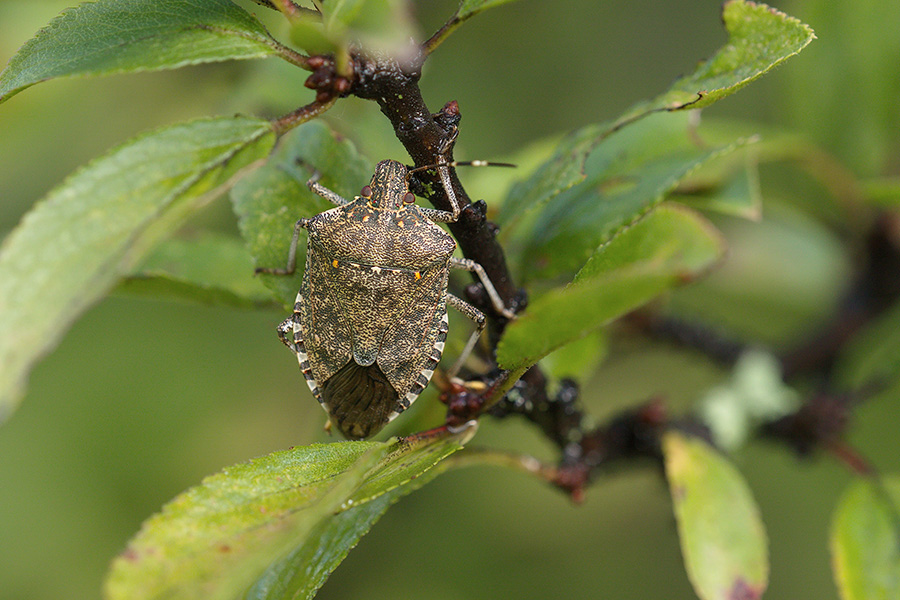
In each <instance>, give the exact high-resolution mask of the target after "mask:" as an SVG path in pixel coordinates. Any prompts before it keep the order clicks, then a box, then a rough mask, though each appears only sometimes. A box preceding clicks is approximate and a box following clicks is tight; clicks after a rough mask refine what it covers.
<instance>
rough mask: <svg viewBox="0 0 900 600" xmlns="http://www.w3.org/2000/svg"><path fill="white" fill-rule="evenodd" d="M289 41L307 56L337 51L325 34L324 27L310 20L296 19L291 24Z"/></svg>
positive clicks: (333, 43) (335, 45)
mask: <svg viewBox="0 0 900 600" xmlns="http://www.w3.org/2000/svg"><path fill="white" fill-rule="evenodd" d="M291 41H292V42H294V43H295V44H297V46H299V47H300V48H303V50H305V51H306V52H307V53H308V54H310V55H313V54H328V53H331V52H334V51H335V50H336V49H337V44H335V42H334V41H333V40H331V39H329V37H328V35H327V34H326V32H325V26H324V25H323V24H322V23H321V22H318V21H313V20H312V19H298V20H296V21H295V22H293V23H291Z"/></svg>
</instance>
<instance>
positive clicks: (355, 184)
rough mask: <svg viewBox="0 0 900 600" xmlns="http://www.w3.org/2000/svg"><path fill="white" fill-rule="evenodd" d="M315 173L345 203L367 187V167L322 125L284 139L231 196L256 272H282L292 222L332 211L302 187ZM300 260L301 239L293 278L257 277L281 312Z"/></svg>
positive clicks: (290, 300)
mask: <svg viewBox="0 0 900 600" xmlns="http://www.w3.org/2000/svg"><path fill="white" fill-rule="evenodd" d="M314 171H318V172H319V173H320V174H321V178H320V179H319V183H321V184H322V185H324V186H325V187H327V188H328V189H330V190H332V191H334V192H336V193H338V194H340V195H341V196H343V197H344V198H347V199H350V198H353V197H354V196H356V195H358V194H359V190H361V189H362V187H363V186H364V185H365V184H367V183H368V182H369V180H370V179H371V173H372V167H371V166H369V165H368V164H367V163H366V161H365V160H363V158H361V157H360V156H359V155H358V154H357V152H356V149H355V148H354V147H353V145H352V144H351V143H350V142H349V141H347V140H346V139H342V138H338V137H337V136H336V135H335V134H334V133H333V132H332V131H331V130H330V129H328V126H327V125H325V124H324V123H322V122H321V121H311V122H309V123H304V124H303V125H301V126H299V127H297V128H296V129H295V130H293V131H291V132H290V133H288V134H287V135H285V136H284V137H283V138H282V139H281V141H280V143H279V145H278V149H277V150H276V151H275V152H274V153H273V154H272V156H271V157H270V158H269V160H268V161H267V162H266V164H265V165H263V166H262V167H260V168H259V169H257V170H256V171H255V172H253V173H251V174H250V175H249V176H248V177H245V178H244V179H243V180H241V181H240V182H238V183H237V184H236V185H235V186H234V188H233V189H232V190H231V202H232V206H233V207H234V211H235V213H236V214H237V215H238V218H239V225H240V229H241V235H242V236H243V237H244V240H245V241H246V242H247V246H248V248H249V250H250V254H251V255H252V256H253V257H254V259H255V261H256V266H257V267H267V268H272V267H277V268H281V267H284V266H285V264H286V263H287V256H288V251H289V249H290V245H291V236H292V235H293V232H294V224H295V223H296V222H297V220H298V219H300V218H301V217H312V216H313V215H316V214H318V213H320V212H322V211H323V210H327V209H329V208H334V205H332V204H331V203H329V202H328V201H327V200H325V199H324V198H321V197H319V196H317V195H316V194H313V193H312V192H311V191H310V190H309V188H308V187H307V186H306V182H307V180H308V179H309V178H310V177H311V176H312V174H313V172H314ZM305 256H306V242H305V237H304V236H301V238H300V241H299V243H298V245H297V272H296V273H294V275H293V276H291V277H287V276H280V275H270V274H260V275H259V276H258V277H259V279H260V281H262V282H263V284H264V285H265V286H266V287H268V288H269V289H271V290H272V291H273V292H275V296H276V298H278V299H279V300H280V301H281V302H283V303H284V305H285V306H286V307H291V306H293V305H294V297H295V296H296V295H297V290H299V289H300V280H301V276H302V274H303V267H304V264H305V258H304V257H305Z"/></svg>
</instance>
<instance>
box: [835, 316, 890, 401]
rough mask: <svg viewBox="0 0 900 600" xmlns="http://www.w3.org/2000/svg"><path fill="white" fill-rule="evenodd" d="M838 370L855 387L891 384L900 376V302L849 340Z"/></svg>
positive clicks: (847, 382)
mask: <svg viewBox="0 0 900 600" xmlns="http://www.w3.org/2000/svg"><path fill="white" fill-rule="evenodd" d="M837 372H838V374H839V377H840V379H841V380H842V381H844V382H845V383H846V384H847V385H848V386H849V387H851V388H853V389H860V388H862V387H864V386H866V385H867V384H869V385H878V386H888V385H890V384H893V383H896V382H897V380H898V378H900V303H896V304H894V306H892V307H890V308H889V309H888V310H885V311H884V312H882V313H881V314H880V315H879V316H878V317H877V318H875V319H874V320H872V321H870V322H869V323H868V324H866V326H865V327H864V328H863V330H862V331H860V332H859V333H857V334H856V336H855V337H854V338H853V339H852V340H851V341H850V343H849V344H847V345H846V346H845V348H844V351H843V354H842V355H841V357H840V359H839V362H838V365H837Z"/></svg>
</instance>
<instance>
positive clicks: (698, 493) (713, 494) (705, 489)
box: [663, 432, 769, 600]
mask: <svg viewBox="0 0 900 600" xmlns="http://www.w3.org/2000/svg"><path fill="white" fill-rule="evenodd" d="M663 454H664V455H665V462H666V476H667V478H668V480H669V489H670V490H671V493H672V501H673V503H674V506H675V520H676V521H677V523H678V536H679V538H680V540H681V553H682V555H683V557H684V564H685V568H686V569H687V573H688V577H689V578H690V580H691V584H693V586H694V591H695V592H696V593H697V595H698V596H699V597H700V598H701V600H734V599H735V598H741V599H744V600H752V599H758V598H761V597H762V594H763V592H764V591H765V589H766V586H767V585H768V578H769V562H768V557H767V550H766V532H765V528H764V527H763V524H762V520H761V519H760V517H759V509H758V508H757V507H756V503H755V502H754V501H753V496H752V495H751V493H750V489H749V488H748V487H747V484H746V482H745V481H744V479H743V477H741V475H740V473H738V471H737V470H736V469H735V468H734V467H733V466H732V465H731V464H730V463H729V462H728V461H727V460H725V458H724V457H723V456H722V455H720V454H719V453H718V452H716V451H715V450H714V449H713V448H711V447H710V446H709V445H707V444H706V442H704V441H702V440H699V439H696V438H686V437H684V436H683V435H681V434H679V433H675V432H671V433H667V434H666V435H665V437H664V438H663Z"/></svg>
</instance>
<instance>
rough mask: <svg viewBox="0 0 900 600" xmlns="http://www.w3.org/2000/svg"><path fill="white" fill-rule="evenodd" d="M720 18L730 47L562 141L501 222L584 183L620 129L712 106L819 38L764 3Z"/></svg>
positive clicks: (731, 8)
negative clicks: (599, 149) (595, 156)
mask: <svg viewBox="0 0 900 600" xmlns="http://www.w3.org/2000/svg"><path fill="white" fill-rule="evenodd" d="M722 20H723V22H724V24H725V28H726V30H727V31H728V43H727V44H726V45H725V46H723V47H722V48H721V49H720V50H719V51H718V52H717V53H716V55H715V56H713V57H712V58H711V59H709V60H707V61H705V62H703V63H701V64H700V65H699V66H698V67H697V70H696V71H694V73H692V74H691V75H688V76H686V77H682V78H681V79H679V80H677V81H676V82H675V83H674V84H673V85H672V87H671V88H669V90H668V91H667V92H665V93H664V94H662V95H660V96H657V97H656V98H654V99H653V100H649V101H646V102H641V103H638V104H637V105H635V106H633V107H632V108H630V109H629V110H627V111H626V112H625V113H624V114H623V115H622V116H621V117H619V118H618V119H617V120H615V121H610V122H607V123H601V124H595V125H588V126H587V127H584V128H582V129H580V130H578V131H576V132H574V133H573V134H572V135H570V136H569V137H567V138H566V139H564V140H563V142H562V143H561V144H560V147H559V148H558V149H557V152H556V154H555V155H554V156H553V157H552V158H551V159H550V160H549V161H548V162H547V163H545V164H544V165H543V166H541V167H540V168H539V169H538V170H537V171H535V172H534V173H533V174H532V175H531V177H530V178H529V179H527V180H526V181H523V182H521V183H520V184H519V185H517V186H515V187H514V188H513V189H512V191H511V192H510V196H509V199H508V200H507V201H506V202H505V203H504V205H503V209H502V211H501V213H500V215H499V216H498V222H500V223H501V224H503V225H505V226H508V225H509V224H510V223H512V222H513V221H515V220H517V219H519V218H521V217H523V216H524V214H525V213H526V212H528V211H531V210H534V209H535V208H538V207H540V206H541V205H543V204H545V203H546V202H548V201H549V200H550V199H551V198H553V197H554V196H556V195H557V194H559V193H560V192H563V191H565V190H567V189H569V188H570V187H572V186H573V185H575V184H576V183H578V182H580V181H581V180H582V179H584V177H585V170H584V168H585V167H584V163H585V159H586V158H587V157H588V154H590V152H591V150H592V149H593V147H594V146H596V145H597V144H598V143H600V142H601V141H603V140H604V139H605V138H606V137H608V136H609V135H610V134H612V133H613V132H615V131H616V130H617V129H619V128H621V127H623V126H624V125H626V124H628V123H631V122H633V121H636V120H638V119H640V118H643V117H645V116H647V115H648V114H650V113H653V112H657V111H663V110H667V111H673V110H682V109H685V108H700V107H703V106H707V105H709V104H712V103H713V102H716V101H717V100H720V99H721V98H724V97H725V96H728V95H729V94H732V93H734V92H736V91H737V90H739V89H740V88H742V87H744V86H745V85H747V84H748V83H750V82H751V81H753V80H754V79H757V78H758V77H760V76H761V75H763V74H764V73H766V72H767V71H769V70H770V69H771V68H772V67H774V66H775V65H777V64H779V63H781V62H783V61H784V60H786V59H787V58H789V57H791V56H793V55H795V54H797V53H798V52H800V50H802V49H803V48H804V47H805V46H806V45H807V44H809V42H811V41H812V40H813V39H814V38H815V35H814V34H813V32H812V29H810V28H809V27H808V26H806V25H804V24H803V23H801V22H800V21H798V20H797V19H794V18H792V17H789V16H787V15H785V14H784V13H781V12H778V11H776V10H774V9H771V8H769V7H768V6H766V5H765V4H756V3H753V2H745V1H743V0H729V1H728V2H726V3H725V6H724V10H723V14H722Z"/></svg>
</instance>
